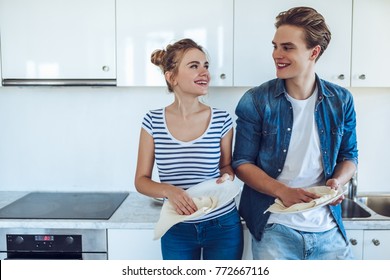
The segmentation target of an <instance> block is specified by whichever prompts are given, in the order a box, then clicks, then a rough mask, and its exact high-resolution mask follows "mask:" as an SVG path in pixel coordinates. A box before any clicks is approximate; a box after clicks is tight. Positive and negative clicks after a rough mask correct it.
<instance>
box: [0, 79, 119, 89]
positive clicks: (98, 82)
mask: <svg viewBox="0 0 390 280" xmlns="http://www.w3.org/2000/svg"><path fill="white" fill-rule="evenodd" d="M2 85H3V86H99V87H100V86H116V79H3V80H2Z"/></svg>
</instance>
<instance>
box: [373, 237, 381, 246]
mask: <svg viewBox="0 0 390 280" xmlns="http://www.w3.org/2000/svg"><path fill="white" fill-rule="evenodd" d="M372 243H373V244H374V245H375V246H379V245H381V242H380V241H379V240H378V239H375V238H374V239H373V240H372Z"/></svg>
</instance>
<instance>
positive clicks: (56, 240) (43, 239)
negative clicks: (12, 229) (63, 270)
mask: <svg viewBox="0 0 390 280" xmlns="http://www.w3.org/2000/svg"><path fill="white" fill-rule="evenodd" d="M7 251H8V252H12V251H14V252H15V251H18V252H20V251H29V252H81V251H82V246H81V235H77V234H73V235H62V234H7Z"/></svg>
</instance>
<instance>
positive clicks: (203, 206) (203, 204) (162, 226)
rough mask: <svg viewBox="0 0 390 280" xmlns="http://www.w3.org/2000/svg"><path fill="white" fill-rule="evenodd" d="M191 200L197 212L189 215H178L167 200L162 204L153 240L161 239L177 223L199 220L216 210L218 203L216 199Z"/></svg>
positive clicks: (200, 198) (205, 197) (204, 197)
mask: <svg viewBox="0 0 390 280" xmlns="http://www.w3.org/2000/svg"><path fill="white" fill-rule="evenodd" d="M192 200H193V201H194V203H195V205H196V207H197V208H198V210H197V211H196V212H194V213H192V214H191V215H180V214H178V213H177V212H176V210H175V208H174V207H173V206H172V204H171V203H170V202H169V201H168V200H167V201H165V202H164V204H163V206H162V208H161V212H160V219H159V220H158V222H157V224H156V227H155V229H154V240H156V239H159V238H161V236H163V235H164V234H165V233H166V232H167V231H168V230H169V229H170V228H171V227H172V226H173V225H175V224H177V223H180V222H183V221H185V220H190V219H194V218H199V217H201V216H203V215H205V214H207V213H209V212H210V211H212V210H214V209H215V208H216V206H217V203H218V199H217V198H216V197H209V196H202V197H193V198H192Z"/></svg>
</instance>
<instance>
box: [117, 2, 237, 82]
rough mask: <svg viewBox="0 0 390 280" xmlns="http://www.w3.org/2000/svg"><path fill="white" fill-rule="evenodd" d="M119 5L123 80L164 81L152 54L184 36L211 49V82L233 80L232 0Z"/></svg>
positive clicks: (120, 74)
mask: <svg viewBox="0 0 390 280" xmlns="http://www.w3.org/2000/svg"><path fill="white" fill-rule="evenodd" d="M116 5H117V56H118V60H117V61H118V62H117V63H118V65H117V85H118V86H165V85H166V83H165V80H164V76H163V75H162V74H161V71H160V69H159V68H158V67H157V66H155V65H153V64H152V63H151V62H150V56H151V54H152V52H153V51H154V50H156V49H162V48H164V47H165V46H166V45H167V44H168V43H173V42H175V41H177V40H179V39H182V38H191V39H193V40H194V41H196V42H197V43H198V44H200V45H202V46H203V47H204V48H205V49H206V51H207V53H208V55H209V61H210V69H209V70H210V73H211V77H212V81H211V85H212V86H231V85H232V81H233V61H232V60H233V0H213V1H209V0H198V1H178V0H165V1H160V0H142V1H128V0H117V1H116Z"/></svg>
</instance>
